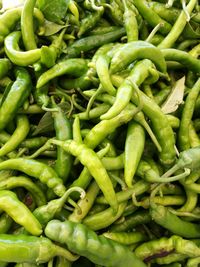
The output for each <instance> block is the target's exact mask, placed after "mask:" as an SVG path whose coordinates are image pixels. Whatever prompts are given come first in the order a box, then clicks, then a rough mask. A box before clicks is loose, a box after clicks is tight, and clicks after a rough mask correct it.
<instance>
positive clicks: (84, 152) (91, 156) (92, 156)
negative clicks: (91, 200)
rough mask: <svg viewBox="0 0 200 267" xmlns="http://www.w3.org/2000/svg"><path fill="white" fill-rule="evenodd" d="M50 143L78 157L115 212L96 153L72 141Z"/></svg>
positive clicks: (104, 173)
mask: <svg viewBox="0 0 200 267" xmlns="http://www.w3.org/2000/svg"><path fill="white" fill-rule="evenodd" d="M50 142H51V143H52V144H55V145H58V146H61V147H62V148H63V149H64V150H65V151H66V152H68V153H70V154H72V155H74V156H76V157H78V159H79V160H80V162H81V163H82V164H83V165H84V166H86V167H87V168H88V170H89V172H90V173H91V174H92V176H93V177H94V178H95V180H96V182H97V184H98V186H99V187H100V189H101V190H102V192H103V193H104V195H105V198H106V199H107V200H108V203H109V204H110V205H111V207H112V208H113V211H114V212H117V210H118V203H117V200H116V196H115V191H114V189H113V185H112V182H111V180H110V178H109V176H108V174H107V172H106V170H105V169H104V167H103V165H102V163H101V161H100V160H99V158H98V156H97V155H96V153H95V152H94V151H93V150H92V149H90V148H88V147H87V146H86V145H84V144H79V143H77V142H75V141H73V140H68V141H60V140H53V139H52V140H50ZM0 164H1V163H0Z"/></svg>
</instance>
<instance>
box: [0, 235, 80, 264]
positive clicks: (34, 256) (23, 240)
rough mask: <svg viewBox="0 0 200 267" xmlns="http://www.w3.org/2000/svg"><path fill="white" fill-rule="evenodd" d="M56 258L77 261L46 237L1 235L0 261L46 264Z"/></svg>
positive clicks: (73, 256)
mask: <svg viewBox="0 0 200 267" xmlns="http://www.w3.org/2000/svg"><path fill="white" fill-rule="evenodd" d="M55 256H63V257H65V258H66V259H69V260H70V261H74V260H76V259H77V256H75V255H72V254H71V253H70V252H69V251H67V250H66V249H64V248H62V247H58V246H56V245H55V244H53V243H52V242H51V240H49V239H48V238H46V237H36V236H28V235H22V234H20V235H9V234H1V235H0V260H1V261H2V262H17V263H23V262H28V263H35V264H40V263H45V262H48V261H50V260H51V259H52V258H53V257H55Z"/></svg>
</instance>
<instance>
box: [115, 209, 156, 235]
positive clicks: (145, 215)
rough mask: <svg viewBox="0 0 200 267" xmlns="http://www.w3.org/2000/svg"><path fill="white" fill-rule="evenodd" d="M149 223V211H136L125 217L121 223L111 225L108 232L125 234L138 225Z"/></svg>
mask: <svg viewBox="0 0 200 267" xmlns="http://www.w3.org/2000/svg"><path fill="white" fill-rule="evenodd" d="M149 222H151V216H150V214H149V211H146V210H142V211H136V212H134V213H133V214H131V215H129V216H126V217H125V220H123V221H122V222H121V223H119V224H113V225H112V226H111V227H110V230H111V231H113V232H125V231H129V230H131V229H134V227H136V226H138V225H141V224H146V223H149Z"/></svg>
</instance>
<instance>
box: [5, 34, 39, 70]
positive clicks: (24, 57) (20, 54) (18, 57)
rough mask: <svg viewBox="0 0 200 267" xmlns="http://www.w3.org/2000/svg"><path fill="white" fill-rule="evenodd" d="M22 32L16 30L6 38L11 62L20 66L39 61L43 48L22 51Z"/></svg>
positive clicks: (6, 49) (6, 50)
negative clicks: (20, 42) (20, 43)
mask: <svg viewBox="0 0 200 267" xmlns="http://www.w3.org/2000/svg"><path fill="white" fill-rule="evenodd" d="M20 38H21V32H20V31H15V32H12V33H10V34H9V35H8V36H7V37H6V38H5V42H4V44H5V52H6V55H7V56H8V58H9V59H10V61H11V62H13V63H14V64H16V65H18V66H28V65H32V64H33V63H35V62H37V61H38V60H39V59H40V57H41V49H38V48H36V49H33V50H30V51H26V52H25V51H20V48H19V44H18V43H19V40H20Z"/></svg>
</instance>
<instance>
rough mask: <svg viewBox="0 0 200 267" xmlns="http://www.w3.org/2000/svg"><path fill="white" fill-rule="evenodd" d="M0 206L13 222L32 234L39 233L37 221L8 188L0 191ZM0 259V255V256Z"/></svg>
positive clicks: (39, 227)
mask: <svg viewBox="0 0 200 267" xmlns="http://www.w3.org/2000/svg"><path fill="white" fill-rule="evenodd" d="M0 199H1V201H0V208H1V209H2V210H4V211H5V212H6V213H7V214H8V215H9V216H10V217H11V218H12V219H13V220H14V221H15V222H17V223H18V224H20V225H22V226H24V228H25V229H26V230H27V231H28V232H30V233H31V234H32V235H40V234H41V233H42V227H41V224H40V223H39V221H38V220H37V219H36V218H35V216H34V215H33V214H32V213H31V211H30V210H29V209H28V208H27V207H26V205H25V204H23V202H21V201H20V200H19V199H18V198H17V196H16V194H15V193H13V192H11V191H8V190H1V191H0ZM0 260H2V259H1V256H0Z"/></svg>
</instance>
